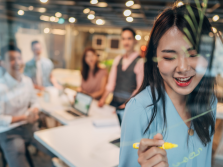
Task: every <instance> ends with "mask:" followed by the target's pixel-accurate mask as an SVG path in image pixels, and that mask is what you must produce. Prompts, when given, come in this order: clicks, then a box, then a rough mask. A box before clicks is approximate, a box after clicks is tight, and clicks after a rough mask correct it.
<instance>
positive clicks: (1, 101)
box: [0, 85, 26, 126]
mask: <svg viewBox="0 0 223 167" xmlns="http://www.w3.org/2000/svg"><path fill="white" fill-rule="evenodd" d="M1 86H2V85H1ZM5 94H6V93H5V92H4V91H3V90H0V126H9V125H10V124H12V123H16V122H21V121H24V120H26V116H25V115H21V116H11V115H5V114H4V113H5V103H6V102H5V99H6V98H5Z"/></svg>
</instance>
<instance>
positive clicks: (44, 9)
mask: <svg viewBox="0 0 223 167" xmlns="http://www.w3.org/2000/svg"><path fill="white" fill-rule="evenodd" d="M38 11H39V12H40V13H44V12H46V8H39V10H38Z"/></svg>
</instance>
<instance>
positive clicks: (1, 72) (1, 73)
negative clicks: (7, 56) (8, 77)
mask: <svg viewBox="0 0 223 167" xmlns="http://www.w3.org/2000/svg"><path fill="white" fill-rule="evenodd" d="M1 62H2V61H1V59H0V77H2V76H3V74H4V73H5V69H4V68H3V67H2V65H1Z"/></svg>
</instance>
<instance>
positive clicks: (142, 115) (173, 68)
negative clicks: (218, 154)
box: [119, 5, 217, 167]
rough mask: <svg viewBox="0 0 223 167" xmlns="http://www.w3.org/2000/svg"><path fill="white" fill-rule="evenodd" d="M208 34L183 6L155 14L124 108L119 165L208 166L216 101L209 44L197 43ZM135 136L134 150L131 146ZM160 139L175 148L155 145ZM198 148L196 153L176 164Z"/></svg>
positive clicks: (204, 20)
mask: <svg viewBox="0 0 223 167" xmlns="http://www.w3.org/2000/svg"><path fill="white" fill-rule="evenodd" d="M201 11H204V10H201ZM201 23H202V24H201ZM198 25H201V26H200V27H199V26H198ZM210 32H212V30H211V24H210V23H209V21H208V19H207V17H206V16H204V15H203V13H202V12H198V9H196V8H194V7H191V6H189V5H188V6H186V5H183V6H180V7H174V8H172V9H167V10H165V11H164V12H162V13H161V14H160V15H159V16H158V18H157V20H156V21H155V24H154V26H153V29H152V31H151V34H150V35H151V36H150V41H149V43H148V47H147V48H148V50H147V54H146V59H147V61H146V63H145V67H144V68H145V70H144V80H143V84H142V86H141V88H140V90H139V91H138V93H137V95H136V96H135V97H133V98H132V99H131V100H130V101H129V102H128V103H127V106H126V109H125V114H124V117H123V122H122V131H121V149H120V163H119V166H120V167H125V166H128V167H137V166H143V167H152V166H154V167H167V166H176V165H175V164H178V166H181V165H185V166H187V167H195V166H202V167H210V166H211V152H212V141H213V134H214V126H215V117H216V105H217V100H216V97H215V95H214V83H215V79H214V78H213V77H211V75H210V70H211V62H212V59H213V48H214V47H211V50H206V51H204V50H202V49H204V48H202V47H201V44H202V43H203V42H204V41H202V40H201V39H203V37H205V38H211V37H209V35H208V34H209V33H210ZM210 41H212V43H211V44H210V46H214V40H210ZM200 69H202V70H200ZM160 133H161V134H160ZM139 140H141V142H140V144H139V150H138V152H137V151H136V150H134V149H133V148H132V144H133V143H134V142H138V141H139ZM164 141H166V142H171V143H175V144H177V145H178V147H177V148H174V149H172V150H168V151H165V150H163V149H160V148H158V147H157V146H160V145H162V144H163V143H164ZM198 149H201V150H202V152H200V154H199V156H196V157H194V158H193V159H190V160H188V161H185V162H184V163H186V164H184V163H183V164H182V163H178V162H181V161H182V159H183V160H184V159H185V157H190V153H191V152H196V150H198ZM137 160H138V161H137Z"/></svg>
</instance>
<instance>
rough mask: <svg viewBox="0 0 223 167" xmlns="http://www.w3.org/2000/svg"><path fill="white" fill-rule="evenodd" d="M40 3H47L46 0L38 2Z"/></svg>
mask: <svg viewBox="0 0 223 167" xmlns="http://www.w3.org/2000/svg"><path fill="white" fill-rule="evenodd" d="M40 2H42V3H46V2H48V0H40Z"/></svg>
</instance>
